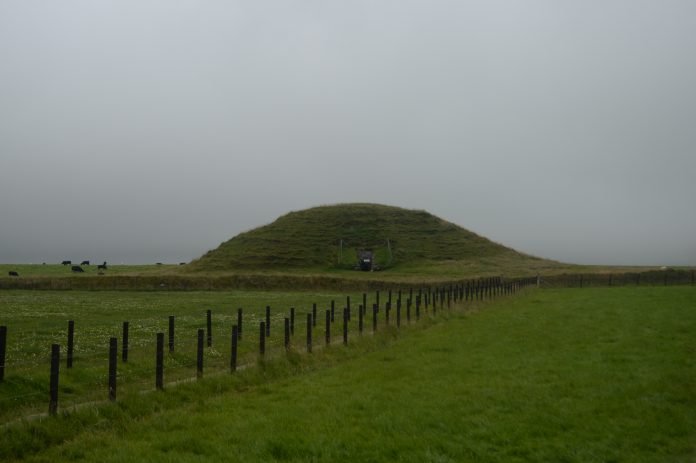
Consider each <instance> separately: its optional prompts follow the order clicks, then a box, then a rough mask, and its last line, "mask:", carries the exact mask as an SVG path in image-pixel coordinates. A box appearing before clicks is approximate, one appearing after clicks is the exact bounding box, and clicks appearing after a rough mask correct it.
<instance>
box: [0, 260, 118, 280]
mask: <svg viewBox="0 0 696 463" xmlns="http://www.w3.org/2000/svg"><path fill="white" fill-rule="evenodd" d="M61 265H66V266H67V265H70V269H71V271H72V272H73V273H84V272H85V269H83V268H82V266H83V265H89V261H88V260H83V261H82V262H80V265H73V264H72V261H70V260H64V261H63V262H61ZM97 270H100V272H99V275H103V274H104V272H101V270H106V261H104V263H103V264H99V265H97ZM8 274H9V276H11V277H18V276H19V272H15V271H13V270H10V271H9V272H8Z"/></svg>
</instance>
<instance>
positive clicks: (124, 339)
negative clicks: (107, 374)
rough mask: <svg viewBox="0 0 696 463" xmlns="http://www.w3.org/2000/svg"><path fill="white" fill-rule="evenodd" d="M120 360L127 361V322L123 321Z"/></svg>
mask: <svg viewBox="0 0 696 463" xmlns="http://www.w3.org/2000/svg"><path fill="white" fill-rule="evenodd" d="M121 361H122V362H123V363H126V362H128V322H123V336H122V341H121Z"/></svg>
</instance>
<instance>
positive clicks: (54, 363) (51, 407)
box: [48, 344, 60, 415]
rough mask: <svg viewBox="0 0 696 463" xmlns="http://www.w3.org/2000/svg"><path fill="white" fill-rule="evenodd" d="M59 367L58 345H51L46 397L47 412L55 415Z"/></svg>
mask: <svg viewBox="0 0 696 463" xmlns="http://www.w3.org/2000/svg"><path fill="white" fill-rule="evenodd" d="M59 367H60V346H59V345H58V344H52V345H51V376H50V387H49V399H48V414H49V415H55V414H56V412H57V411H58V369H59Z"/></svg>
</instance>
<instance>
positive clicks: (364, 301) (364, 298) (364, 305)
mask: <svg viewBox="0 0 696 463" xmlns="http://www.w3.org/2000/svg"><path fill="white" fill-rule="evenodd" d="M362 307H363V310H366V309H367V293H363V303H362Z"/></svg>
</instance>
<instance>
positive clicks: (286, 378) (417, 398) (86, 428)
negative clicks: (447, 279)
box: [0, 286, 696, 462]
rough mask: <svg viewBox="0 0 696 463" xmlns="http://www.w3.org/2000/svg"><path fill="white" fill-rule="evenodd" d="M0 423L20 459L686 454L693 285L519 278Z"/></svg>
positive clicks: (694, 343) (693, 413)
mask: <svg viewBox="0 0 696 463" xmlns="http://www.w3.org/2000/svg"><path fill="white" fill-rule="evenodd" d="M444 320H445V319H442V320H441V321H440V322H435V323H431V324H430V325H427V324H426V325H423V326H425V329H416V330H407V331H405V332H402V333H401V334H398V335H397V334H396V333H394V332H392V333H391V335H390V336H381V337H378V339H379V340H381V341H379V342H377V341H378V339H374V340H373V339H372V338H370V339H367V340H366V341H365V342H363V343H354V344H352V345H351V346H349V347H348V348H347V349H346V348H344V347H342V346H335V347H332V348H331V349H328V350H324V351H322V352H317V353H315V354H313V355H312V356H311V357H308V356H300V357H294V356H291V358H290V361H289V362H288V361H285V360H282V359H277V360H274V361H271V362H269V363H268V364H267V365H266V366H265V367H264V368H261V369H258V368H254V369H251V370H248V371H245V372H243V373H239V374H237V375H232V376H227V375H225V376H222V377H217V378H209V379H207V380H204V381H203V382H202V383H201V384H194V385H187V386H183V387H179V388H176V389H172V390H168V391H165V392H164V393H162V394H150V395H148V396H147V397H137V396H133V397H131V398H130V399H128V400H126V401H125V402H122V403H119V404H116V405H110V406H104V407H100V408H99V409H98V410H99V411H98V412H97V411H90V410H83V411H80V412H77V413H75V414H73V415H70V416H66V417H59V418H55V419H51V420H45V421H42V422H34V423H30V424H27V425H23V426H19V427H14V428H11V429H10V430H8V432H6V433H5V434H4V435H3V436H2V437H0V458H3V459H5V460H9V459H11V458H13V457H20V456H21V457H22V458H25V459H26V460H27V461H74V460H80V461H99V462H103V461H184V462H188V461H240V462H256V461H258V462H267V461H296V462H300V461H320V462H323V461H326V462H333V461H360V462H362V461H375V462H381V461H384V462H391V461H413V462H423V461H433V462H434V461H438V462H440V461H445V462H449V461H452V462H455V461H456V462H465V461H481V462H522V461H550V462H551V461H552V462H556V461H564V462H605V461H630V462H654V461H693V460H694V458H695V457H696V357H695V356H694V352H696V338H695V337H694V335H693V334H694V332H696V289H695V288H692V287H683V286H682V287H671V288H663V287H641V288H635V287H624V288H592V289H587V288H584V289H563V290H532V291H530V292H529V293H528V294H527V295H526V296H522V297H516V298H512V299H503V300H498V301H495V302H493V303H492V304H490V305H488V306H487V307H485V308H483V310H479V311H474V312H467V313H463V312H458V313H453V314H452V315H451V316H449V318H448V320H449V322H447V323H446V322H445V321H444Z"/></svg>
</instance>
